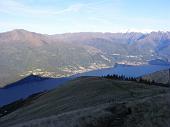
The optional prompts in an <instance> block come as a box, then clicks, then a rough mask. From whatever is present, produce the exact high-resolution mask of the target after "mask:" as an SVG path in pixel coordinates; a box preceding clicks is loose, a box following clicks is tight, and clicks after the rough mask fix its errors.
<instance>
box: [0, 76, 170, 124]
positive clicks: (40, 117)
mask: <svg viewBox="0 0 170 127" xmlns="http://www.w3.org/2000/svg"><path fill="white" fill-rule="evenodd" d="M168 91H169V88H165V87H158V86H148V85H145V84H140V83H135V82H131V81H119V80H110V79H106V78H99V77H82V78H78V79H75V80H72V81H70V82H69V83H67V84H66V85H64V86H61V87H60V88H57V89H55V90H53V91H51V92H49V93H47V94H45V95H42V96H41V97H40V98H38V99H37V100H35V101H34V102H33V103H32V104H31V105H29V106H27V107H24V108H21V109H19V110H17V111H15V112H13V113H11V114H9V115H7V116H5V117H4V118H1V119H0V125H1V127H7V126H8V127H9V126H12V125H16V127H20V126H21V127H24V125H28V127H34V126H35V127H46V126H47V125H48V126H49V127H53V126H57V127H60V126H62V127H63V126H67V127H69V126H76V125H77V126H80V127H81V126H82V127H83V126H88V124H89V125H91V126H92V125H94V126H96V127H97V126H99V127H100V126H102V127H103V126H104V125H106V124H109V123H110V125H108V127H109V126H111V125H115V126H124V124H125V125H126V124H131V125H136V124H135V122H137V121H139V123H140V122H141V119H146V120H149V119H148V116H147V115H149V114H150V113H152V115H154V116H153V118H154V117H155V115H158V118H159V114H154V113H157V110H158V108H160V106H163V107H164V108H163V109H162V110H163V112H164V110H166V109H167V106H168V105H164V104H165V103H167V104H170V102H169V101H168V102H166V101H163V100H165V98H166V96H164V95H167V97H168V96H169V94H168ZM159 103H160V104H159ZM153 106H156V107H153ZM153 110H156V111H154V113H153ZM160 112H161V110H160ZM165 112H166V111H165ZM138 113H139V116H138ZM145 113H146V117H145V116H144V115H145ZM161 113H162V112H161ZM167 113H168V112H166V113H165V114H161V115H162V116H161V117H164V115H167ZM136 115H137V117H136ZM168 115H169V114H168ZM169 116H170V115H169ZM132 119H134V121H133V122H131V120H132ZM102 121H103V122H102ZM149 122H150V121H149ZM17 124H20V125H17ZM141 124H143V123H141ZM146 124H147V123H146ZM148 124H149V123H148ZM151 124H153V123H151Z"/></svg>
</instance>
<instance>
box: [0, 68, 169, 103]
mask: <svg viewBox="0 0 170 127" xmlns="http://www.w3.org/2000/svg"><path fill="white" fill-rule="evenodd" d="M169 68H170V66H162V65H141V66H128V65H117V66H116V67H112V68H105V69H99V70H94V71H90V72H85V73H81V74H76V75H73V76H71V77H68V78H56V79H48V80H45V81H39V82H37V81H35V82H34V81H32V82H29V83H23V84H16V85H14V86H13V87H6V88H2V89H0V106H2V105H5V104H8V103H11V102H13V101H16V100H18V99H21V98H26V97H28V96H30V95H32V94H35V93H38V92H43V91H48V90H51V89H54V88H56V87H57V86H59V85H62V84H64V83H66V82H67V81H69V80H71V79H74V78H76V77H80V76H106V75H108V74H110V75H112V74H117V75H124V76H126V77H140V76H143V75H146V74H149V73H153V72H156V71H160V70H164V69H169Z"/></svg>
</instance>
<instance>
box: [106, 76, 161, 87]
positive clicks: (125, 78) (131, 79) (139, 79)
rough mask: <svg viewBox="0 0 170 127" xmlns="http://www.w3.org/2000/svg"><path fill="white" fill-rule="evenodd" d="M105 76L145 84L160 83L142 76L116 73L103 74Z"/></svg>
mask: <svg viewBox="0 0 170 127" xmlns="http://www.w3.org/2000/svg"><path fill="white" fill-rule="evenodd" d="M103 77H104V78H107V79H114V80H124V81H135V82H139V83H145V84H149V85H158V84H157V83H155V82H154V81H149V80H145V79H143V78H142V77H140V78H134V77H126V76H124V75H116V74H113V75H107V76H103Z"/></svg>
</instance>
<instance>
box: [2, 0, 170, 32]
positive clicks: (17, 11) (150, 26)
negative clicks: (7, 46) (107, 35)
mask: <svg viewBox="0 0 170 127" xmlns="http://www.w3.org/2000/svg"><path fill="white" fill-rule="evenodd" d="M12 29H26V30H29V31H34V32H40V33H47V34H54V33H66V32H126V31H141V32H149V31H158V30H161V31H170V0H1V1H0V32H3V31H8V30H12Z"/></svg>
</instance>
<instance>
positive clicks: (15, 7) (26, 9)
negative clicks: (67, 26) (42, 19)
mask: <svg viewBox="0 0 170 127" xmlns="http://www.w3.org/2000/svg"><path fill="white" fill-rule="evenodd" d="M83 6H84V5H83V4H73V5H70V6H68V7H67V8H64V9H62V10H51V9H46V8H33V7H31V6H28V5H26V4H23V3H21V2H19V1H18V0H4V1H1V2H0V12H3V13H8V14H13V15H23V14H24V15H31V16H34V15H36V16H41V15H59V14H64V13H69V12H78V11H79V10H81V9H82V7H83Z"/></svg>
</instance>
